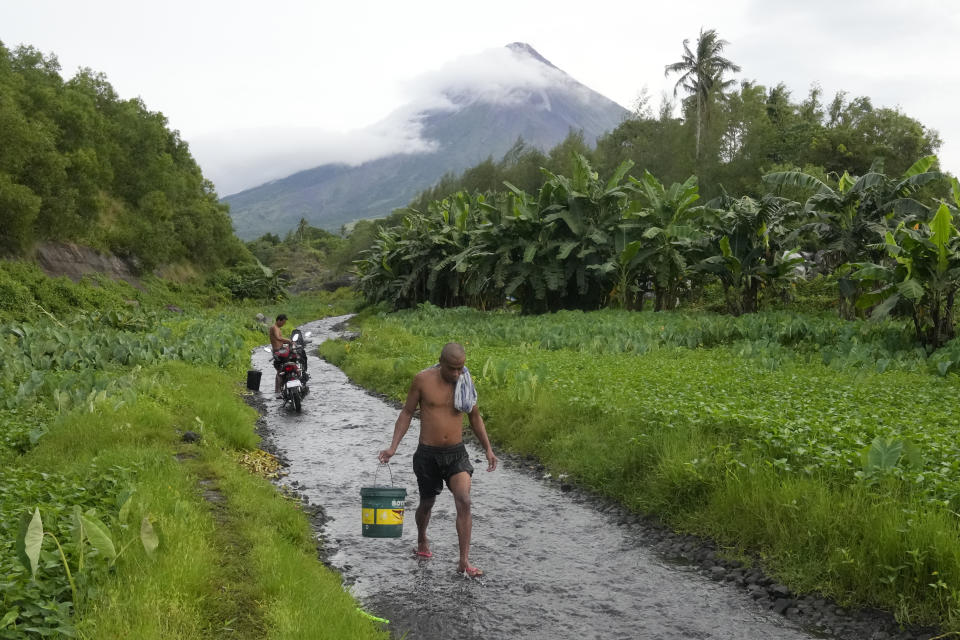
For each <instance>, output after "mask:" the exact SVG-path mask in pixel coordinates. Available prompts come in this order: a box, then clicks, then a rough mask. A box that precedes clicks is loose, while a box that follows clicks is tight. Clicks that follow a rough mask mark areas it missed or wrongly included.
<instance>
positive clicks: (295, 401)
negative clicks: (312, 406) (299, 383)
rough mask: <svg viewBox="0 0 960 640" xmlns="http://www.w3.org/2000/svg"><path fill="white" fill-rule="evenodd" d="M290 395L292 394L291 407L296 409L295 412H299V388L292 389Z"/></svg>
mask: <svg viewBox="0 0 960 640" xmlns="http://www.w3.org/2000/svg"><path fill="white" fill-rule="evenodd" d="M291 395H292V396H293V408H294V409H296V410H297V413H300V400H301V398H300V389H294V390H293V392H292V393H291Z"/></svg>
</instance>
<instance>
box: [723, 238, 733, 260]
mask: <svg viewBox="0 0 960 640" xmlns="http://www.w3.org/2000/svg"><path fill="white" fill-rule="evenodd" d="M720 252H721V253H722V254H723V257H724V258H729V257H730V256H732V255H733V252H732V251H730V238H729V237H727V236H723V237H722V238H720Z"/></svg>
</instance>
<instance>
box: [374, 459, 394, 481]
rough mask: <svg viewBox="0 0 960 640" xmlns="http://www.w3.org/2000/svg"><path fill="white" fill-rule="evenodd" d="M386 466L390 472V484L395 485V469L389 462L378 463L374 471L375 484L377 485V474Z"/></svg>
mask: <svg viewBox="0 0 960 640" xmlns="http://www.w3.org/2000/svg"><path fill="white" fill-rule="evenodd" d="M382 467H386V468H387V471H389V472H390V486H391V487H392V486H393V469H391V468H390V463H389V462H381V463H380V464H378V465H377V470H376V471H374V472H373V485H374V486H377V474H378V473H380V469H381V468H382Z"/></svg>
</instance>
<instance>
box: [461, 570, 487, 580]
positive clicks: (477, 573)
mask: <svg viewBox="0 0 960 640" xmlns="http://www.w3.org/2000/svg"><path fill="white" fill-rule="evenodd" d="M461 573H463V575H465V576H467V577H468V578H479V577H480V576H482V575H483V569H481V568H480V567H467V568H466V569H464V570H463V571H462V572H461Z"/></svg>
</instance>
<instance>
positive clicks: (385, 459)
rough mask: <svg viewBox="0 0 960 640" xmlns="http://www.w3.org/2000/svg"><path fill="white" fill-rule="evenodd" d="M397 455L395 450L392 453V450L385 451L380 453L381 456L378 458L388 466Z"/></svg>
mask: <svg viewBox="0 0 960 640" xmlns="http://www.w3.org/2000/svg"><path fill="white" fill-rule="evenodd" d="M395 453H396V451H395V450H394V451H391V450H390V449H384V450H383V451H381V452H380V455H378V456H377V458H379V460H380V462H382V463H383V464H387V463H388V462H390V458H392V457H393V454H395Z"/></svg>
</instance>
